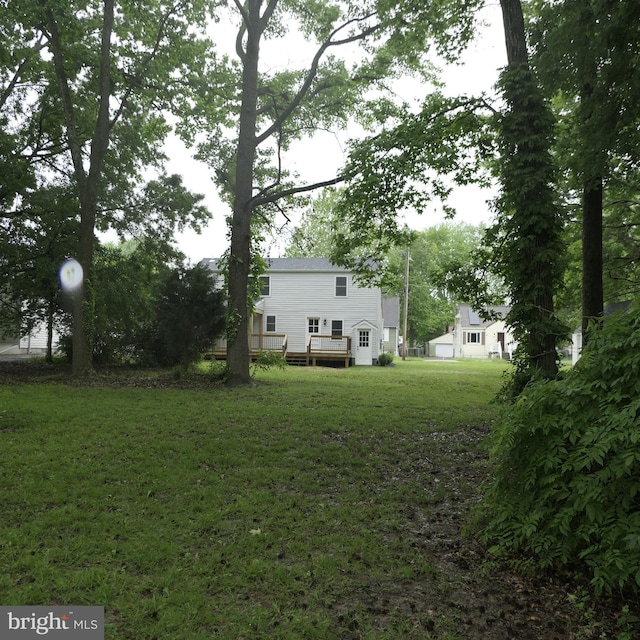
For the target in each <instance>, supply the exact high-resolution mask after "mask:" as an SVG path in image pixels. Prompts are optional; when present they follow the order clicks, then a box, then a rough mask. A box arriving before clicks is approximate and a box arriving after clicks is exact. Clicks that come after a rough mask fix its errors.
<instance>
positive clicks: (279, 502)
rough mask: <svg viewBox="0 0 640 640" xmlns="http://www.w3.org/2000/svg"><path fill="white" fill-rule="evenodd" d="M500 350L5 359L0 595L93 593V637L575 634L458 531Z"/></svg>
mask: <svg viewBox="0 0 640 640" xmlns="http://www.w3.org/2000/svg"><path fill="white" fill-rule="evenodd" d="M507 366H508V365H506V364H504V363H502V362H497V361H488V362H487V361H483V362H456V363H438V362H425V361H421V360H415V361H411V360H408V361H407V362H398V363H397V365H396V366H394V367H387V368H381V367H366V368H350V369H322V368H287V369H286V370H284V371H270V372H265V373H259V374H258V381H259V385H258V386H257V387H256V388H253V389H241V390H228V389H225V388H221V387H215V386H211V387H208V386H206V385H202V384H200V385H199V386H198V385H196V386H195V388H188V385H184V384H182V386H181V388H174V387H173V386H172V384H171V382H170V381H169V382H166V384H161V385H159V386H161V387H163V388H153V387H154V386H158V385H157V379H152V378H149V379H146V378H145V377H144V376H141V375H140V374H136V376H133V377H129V378H126V379H120V380H117V379H116V380H114V378H113V375H111V376H107V377H101V376H97V377H96V379H95V380H92V381H91V382H90V384H88V385H83V384H79V385H78V384H73V385H70V384H64V383H63V381H62V379H59V378H58V377H56V375H55V374H54V375H52V376H49V377H48V378H46V381H45V382H42V381H38V380H37V379H33V380H31V381H30V382H24V381H22V382H18V381H17V380H16V379H15V378H14V377H12V376H11V373H10V371H9V370H5V374H6V371H9V373H8V374H6V375H5V376H4V378H3V380H4V384H3V385H2V386H0V443H1V447H2V462H1V472H2V473H1V476H0V492H1V493H0V495H1V496H2V519H1V521H0V565H1V566H2V568H3V570H2V572H1V574H0V594H2V595H1V597H0V601H1V602H0V604H4V605H37V604H42V605H55V604H68V605H72V604H74V605H104V607H105V621H106V636H105V637H106V638H108V639H125V638H126V639H131V640H134V639H135V640H147V639H148V640H152V639H154V638H158V639H163V640H164V639H172V640H178V639H185V640H186V639H189V640H196V639H199V638H202V639H204V638H207V639H209V638H221V639H225V640H226V639H229V640H238V639H241V638H245V639H251V640H253V639H257V638H281V639H285V638H286V639H305V638H326V639H330V638H341V639H350V638H381V639H382V638H389V639H391V638H393V639H398V638H450V639H454V638H460V639H463V638H464V639H469V638H511V637H518V638H554V637H558V638H566V637H571V636H569V635H566V633H567V631H566V630H567V629H568V628H569V627H570V626H571V625H572V624H576V616H577V615H578V614H577V613H576V612H575V607H574V608H572V606H571V605H570V604H569V603H568V600H567V598H566V596H567V592H566V590H563V586H562V585H560V584H557V583H555V582H554V581H553V580H547V579H544V581H542V582H540V581H538V582H537V583H534V582H533V581H529V582H527V581H526V580H524V579H521V578H518V577H516V576H515V575H511V574H509V573H507V572H504V571H503V570H498V569H495V565H486V564H484V565H483V559H485V556H486V554H485V552H484V550H483V549H482V548H481V547H480V545H478V544H477V543H476V542H475V541H474V540H473V539H472V538H463V537H462V536H461V528H462V527H463V525H464V524H465V522H466V521H467V519H468V515H469V509H470V508H471V506H472V505H473V503H474V502H475V501H476V500H477V499H478V496H479V489H480V484H481V482H482V480H483V479H484V478H485V476H486V466H487V457H486V454H485V451H484V450H483V448H482V447H481V446H480V443H481V441H482V439H483V438H484V436H485V435H486V434H487V433H488V430H489V428H490V425H491V423H492V421H493V420H494V419H495V417H496V415H497V411H498V407H497V406H496V405H493V404H491V403H490V401H491V399H492V398H493V396H494V395H495V393H496V392H497V390H498V389H499V387H500V384H501V381H502V375H503V371H504V369H505V368H506V367H507ZM120 383H121V384H120ZM147 383H148V384H147ZM149 387H150V388H149ZM185 387H187V388H185ZM491 566H494V569H491V568H488V567H491ZM558 594H561V596H560V597H559V595H558ZM578 622H579V621H578Z"/></svg>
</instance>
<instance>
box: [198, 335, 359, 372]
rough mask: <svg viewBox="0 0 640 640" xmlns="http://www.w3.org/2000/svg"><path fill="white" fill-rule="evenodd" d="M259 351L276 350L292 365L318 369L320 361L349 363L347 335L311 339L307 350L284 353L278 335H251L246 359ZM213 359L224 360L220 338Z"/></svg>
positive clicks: (284, 342) (282, 339)
mask: <svg viewBox="0 0 640 640" xmlns="http://www.w3.org/2000/svg"><path fill="white" fill-rule="evenodd" d="M261 351H279V352H281V353H282V357H283V358H284V359H285V360H286V361H287V362H288V363H289V364H294V365H306V366H308V367H309V366H312V367H315V366H318V363H321V362H332V363H333V362H340V363H343V364H344V366H345V367H348V366H349V364H350V362H351V336H311V337H310V339H309V343H308V344H307V350H306V351H302V352H293V351H288V349H287V335H286V334H282V333H252V334H251V336H250V337H249V357H250V358H251V360H252V361H254V360H255V359H256V358H257V357H258V354H259V353H260V352H261ZM211 355H212V356H213V357H214V358H215V359H216V360H226V358H227V343H226V340H224V339H220V340H218V341H217V342H216V344H215V346H214V348H213V350H212V354H211Z"/></svg>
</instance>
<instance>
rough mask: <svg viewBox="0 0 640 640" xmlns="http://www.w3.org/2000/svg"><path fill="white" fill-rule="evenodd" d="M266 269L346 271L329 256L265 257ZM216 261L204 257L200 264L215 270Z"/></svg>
mask: <svg viewBox="0 0 640 640" xmlns="http://www.w3.org/2000/svg"><path fill="white" fill-rule="evenodd" d="M265 262H266V263H267V271H347V269H345V268H344V267H339V266H338V265H335V264H332V263H331V261H330V260H329V258H265ZM217 263H218V261H217V260H216V259H215V258H206V259H205V260H203V261H202V263H201V264H203V265H204V266H208V267H209V268H210V269H211V270H213V271H217V270H218V269H217Z"/></svg>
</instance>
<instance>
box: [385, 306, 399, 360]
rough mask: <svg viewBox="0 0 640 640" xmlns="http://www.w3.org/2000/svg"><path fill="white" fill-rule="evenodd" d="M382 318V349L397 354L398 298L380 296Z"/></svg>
mask: <svg viewBox="0 0 640 640" xmlns="http://www.w3.org/2000/svg"><path fill="white" fill-rule="evenodd" d="M382 319H383V321H384V329H383V337H382V350H383V351H384V352H385V353H391V354H392V355H394V356H397V355H398V344H399V339H400V298H399V297H398V296H394V297H392V298H382Z"/></svg>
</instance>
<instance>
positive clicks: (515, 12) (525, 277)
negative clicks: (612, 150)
mask: <svg viewBox="0 0 640 640" xmlns="http://www.w3.org/2000/svg"><path fill="white" fill-rule="evenodd" d="M500 5H501V7H502V14H503V22H504V32H505V43H506V48H507V60H508V66H507V69H506V71H505V72H504V74H503V79H502V83H503V87H505V94H504V95H505V101H506V102H507V111H506V113H505V115H504V122H503V132H504V131H508V132H509V133H510V134H512V135H513V134H514V133H515V134H516V135H517V136H518V139H512V140H510V153H509V156H510V157H506V158H504V159H503V192H505V193H506V201H507V202H508V203H509V205H510V206H511V208H512V210H513V212H512V214H511V215H512V220H511V222H510V229H511V232H510V233H511V234H513V236H514V238H512V240H511V241H512V242H513V241H515V242H514V244H513V247H514V248H515V247H517V250H518V255H510V256H508V262H509V265H510V268H509V275H510V276H512V278H513V279H512V282H511V289H512V295H513V298H514V300H513V309H512V311H513V313H512V314H511V320H512V322H513V323H514V327H515V328H516V329H517V335H518V336H519V338H520V340H521V345H522V346H523V347H524V348H525V351H526V353H525V357H526V364H527V367H531V368H533V369H534V370H537V371H539V372H540V373H542V375H543V376H545V377H547V378H553V377H555V376H556V375H557V373H558V365H557V352H556V341H557V339H558V338H559V334H560V333H561V332H560V330H559V323H557V321H556V319H555V313H554V293H555V285H556V277H557V274H556V267H555V263H557V257H556V256H555V255H554V251H557V250H558V246H557V245H558V239H559V231H560V230H559V227H558V218H557V210H556V208H555V205H554V203H553V193H552V191H551V187H550V176H551V175H552V170H551V165H550V154H549V145H550V142H549V139H550V135H549V131H550V126H549V122H550V118H549V117H548V115H549V112H548V107H547V106H546V104H545V102H544V99H543V98H542V94H541V92H540V90H539V87H538V85H537V82H536V81H535V78H534V76H533V73H532V71H531V70H530V68H529V57H528V53H527V44H526V36H525V28H524V18H523V14H522V5H521V2H520V0H500ZM512 253H515V250H512Z"/></svg>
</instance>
